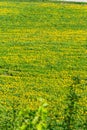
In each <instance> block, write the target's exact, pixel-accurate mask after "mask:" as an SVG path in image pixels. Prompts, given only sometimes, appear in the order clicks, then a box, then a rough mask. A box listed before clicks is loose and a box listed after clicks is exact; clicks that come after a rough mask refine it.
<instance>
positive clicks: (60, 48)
mask: <svg viewBox="0 0 87 130" xmlns="http://www.w3.org/2000/svg"><path fill="white" fill-rule="evenodd" d="M73 77H80V80H81V81H80V84H77V85H76V88H75V95H77V96H78V97H79V96H81V97H80V98H79V100H78V101H77V100H76V102H75V107H76V108H77V110H76V113H75V114H74V121H73V125H72V127H71V128H72V130H79V129H81V130H86V127H85V126H86V125H85V122H86V108H87V97H86V93H87V6H86V4H84V5H83V4H67V3H48V2H47V3H37V2H36V3H34V2H22V3H21V2H0V103H1V104H0V106H1V110H0V111H1V113H0V127H1V128H0V130H5V129H6V128H5V127H4V125H3V124H4V123H5V121H6V120H5V117H6V115H4V114H3V113H2V111H4V109H5V112H4V113H6V111H8V110H10V111H11V110H12V109H13V106H14V109H15V110H20V109H21V108H24V107H28V106H29V108H30V109H31V110H36V109H37V108H38V106H39V101H38V99H39V98H44V99H46V100H47V102H48V104H49V108H48V109H49V117H50V121H49V122H50V123H49V124H50V125H49V129H50V130H58V129H59V130H62V129H65V128H66V126H65V124H64V121H65V118H66V117H67V113H66V112H65V111H66V110H67V109H69V106H68V102H70V100H69V101H68V100H67V97H68V94H69V93H70V86H71V84H72V82H73V80H72V78H73ZM73 93H74V92H73ZM72 99H73V98H72ZM11 115H12V114H11ZM11 115H9V116H8V118H9V120H11V122H12V117H11ZM2 122H4V123H2ZM63 124H64V126H63ZM63 127H65V128H63ZM8 129H10V128H8Z"/></svg>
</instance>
